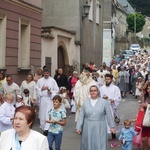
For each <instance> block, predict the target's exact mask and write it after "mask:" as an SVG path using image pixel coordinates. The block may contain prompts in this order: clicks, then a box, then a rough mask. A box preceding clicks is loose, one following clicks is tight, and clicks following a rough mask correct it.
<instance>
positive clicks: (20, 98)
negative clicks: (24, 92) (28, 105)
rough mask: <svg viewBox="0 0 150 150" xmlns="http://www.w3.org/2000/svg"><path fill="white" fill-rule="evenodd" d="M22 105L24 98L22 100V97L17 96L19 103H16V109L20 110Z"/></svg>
mask: <svg viewBox="0 0 150 150" xmlns="http://www.w3.org/2000/svg"><path fill="white" fill-rule="evenodd" d="M22 105H24V102H23V98H22V96H21V95H17V101H16V104H15V107H16V108H18V107H20V106H22Z"/></svg>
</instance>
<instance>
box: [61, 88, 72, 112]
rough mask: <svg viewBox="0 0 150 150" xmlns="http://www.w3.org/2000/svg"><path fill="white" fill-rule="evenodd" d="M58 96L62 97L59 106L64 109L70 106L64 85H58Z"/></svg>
mask: <svg viewBox="0 0 150 150" xmlns="http://www.w3.org/2000/svg"><path fill="white" fill-rule="evenodd" d="M59 96H60V97H61V98H62V102H61V106H60V107H61V108H62V109H63V110H64V111H65V113H66V112H67V111H66V108H70V104H69V102H68V99H67V98H68V94H67V89H66V87H60V91H59Z"/></svg>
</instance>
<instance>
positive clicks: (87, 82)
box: [0, 53, 150, 150]
mask: <svg viewBox="0 0 150 150" xmlns="http://www.w3.org/2000/svg"><path fill="white" fill-rule="evenodd" d="M127 93H129V94H132V96H133V97H134V98H136V99H137V102H138V103H139V107H140V109H143V110H144V111H146V107H147V106H148V104H150V101H149V99H150V56H149V55H148V54H147V53H137V54H135V55H134V56H133V57H130V58H128V59H126V60H125V59H123V60H119V59H118V58H116V59H112V61H111V62H110V64H109V65H106V63H105V62H103V63H102V64H101V65H100V67H99V69H98V68H97V67H96V65H95V64H94V61H91V62H90V64H88V63H85V66H84V69H83V71H82V72H81V73H80V74H79V73H78V72H77V71H73V73H72V75H71V76H69V77H67V76H66V75H65V74H64V72H63V69H62V68H59V69H57V71H56V74H55V76H54V78H53V77H52V76H51V75H50V71H49V69H48V68H47V67H46V66H45V67H44V68H43V69H41V68H38V69H37V72H36V73H35V74H34V75H33V74H31V73H30V74H28V75H27V77H26V79H25V80H24V81H22V83H21V85H20V86H19V85H18V84H16V83H15V82H14V81H13V76H12V75H6V76H5V74H4V73H3V72H0V104H1V106H0V133H1V137H0V149H2V150H3V149H12V150H13V149H15V147H17V148H18V149H19V148H20V147H25V148H26V147H27V148H28V149H37V150H38V149H39V150H48V149H50V150H53V142H54V141H55V148H56V149H57V150H60V148H61V141H62V135H63V126H65V125H66V117H67V111H68V110H70V111H71V112H72V113H75V122H76V132H77V133H78V134H80V135H81V143H80V150H107V149H108V144H107V143H108V133H109V134H111V137H112V139H113V140H115V139H117V138H119V140H120V141H121V143H122V149H123V150H131V149H132V141H133V137H134V136H136V135H139V134H140V133H139V132H136V131H134V129H133V128H132V127H131V126H130V125H131V122H132V121H133V120H134V119H132V118H128V120H125V121H124V128H123V129H122V130H120V128H119V123H120V119H121V118H120V117H119V116H120V115H119V114H118V111H117V108H118V106H119V104H120V102H121V100H124V99H125V98H126V96H127ZM137 111H138V108H137ZM36 114H38V115H37V116H38V118H39V120H40V128H41V129H42V131H43V135H42V134H40V133H37V132H36V131H33V130H31V127H32V125H33V123H34V120H35V116H36ZM130 119H131V120H130ZM134 121H135V122H136V119H135V120H134ZM140 132H141V134H140V135H141V141H142V146H143V148H144V150H148V147H149V146H148V138H149V137H150V127H142V130H141V131H140ZM116 133H119V134H120V136H119V137H117V135H116ZM7 134H10V135H11V139H9V138H10V137H8V136H7ZM45 136H47V138H46V137H45ZM31 138H33V139H35V140H37V142H38V141H39V140H40V142H38V145H36V146H33V144H34V141H35V140H33V141H32V140H30V139H31ZM7 140H8V141H9V144H8V145H5V146H4V144H3V143H4V142H5V141H7ZM11 140H12V141H11ZM28 140H30V142H29V143H30V144H31V145H30V144H29V145H27V144H26V143H27V141H28ZM42 144H44V146H41V145H42ZM112 147H115V145H112Z"/></svg>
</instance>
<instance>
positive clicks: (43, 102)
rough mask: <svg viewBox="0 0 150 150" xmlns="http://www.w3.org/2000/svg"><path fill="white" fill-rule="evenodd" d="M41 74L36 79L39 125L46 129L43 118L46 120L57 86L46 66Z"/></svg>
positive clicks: (56, 92)
mask: <svg viewBox="0 0 150 150" xmlns="http://www.w3.org/2000/svg"><path fill="white" fill-rule="evenodd" d="M43 75H44V77H42V78H41V79H39V80H38V81H37V93H38V96H39V98H40V105H39V108H40V112H39V113H40V114H39V117H40V127H41V128H42V129H43V130H44V131H47V130H48V129H49V124H48V123H45V120H47V116H48V111H49V110H50V109H51V108H53V101H52V99H53V97H54V96H55V95H57V94H58V92H59V88H58V85H57V83H56V81H55V80H54V79H53V78H52V77H50V72H49V70H48V69H47V68H46V69H44V70H43Z"/></svg>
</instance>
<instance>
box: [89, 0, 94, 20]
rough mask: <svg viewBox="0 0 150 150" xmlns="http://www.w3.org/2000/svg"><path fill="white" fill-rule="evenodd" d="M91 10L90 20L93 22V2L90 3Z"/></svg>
mask: <svg viewBox="0 0 150 150" xmlns="http://www.w3.org/2000/svg"><path fill="white" fill-rule="evenodd" d="M89 5H90V10H89V20H91V21H93V0H91V1H90V2H89Z"/></svg>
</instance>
